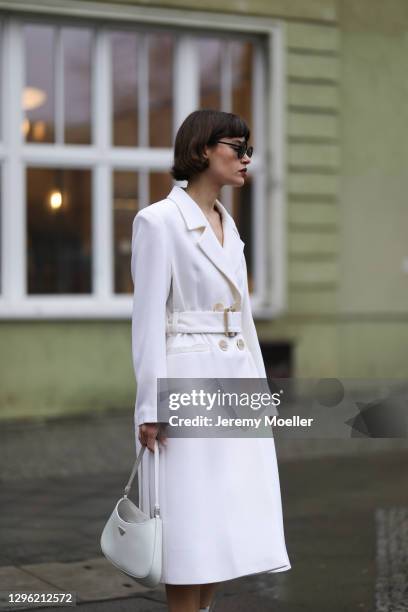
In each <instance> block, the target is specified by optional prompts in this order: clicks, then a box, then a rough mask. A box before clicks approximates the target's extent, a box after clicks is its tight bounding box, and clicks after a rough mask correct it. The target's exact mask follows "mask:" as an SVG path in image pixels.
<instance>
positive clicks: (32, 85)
mask: <svg viewBox="0 0 408 612" xmlns="http://www.w3.org/2000/svg"><path fill="white" fill-rule="evenodd" d="M54 38H55V28H53V27H51V26H42V25H26V26H24V40H25V75H26V80H25V88H24V92H23V102H22V103H23V111H24V123H23V132H24V135H25V138H26V140H27V141H28V142H54Z"/></svg>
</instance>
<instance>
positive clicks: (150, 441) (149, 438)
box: [139, 423, 167, 452]
mask: <svg viewBox="0 0 408 612" xmlns="http://www.w3.org/2000/svg"><path fill="white" fill-rule="evenodd" d="M156 438H157V440H158V442H160V443H161V444H164V445H166V444H167V436H166V435H165V432H164V426H162V424H161V423H142V425H139V441H140V443H141V444H142V445H143V446H147V448H148V449H149V450H151V451H152V452H154V441H155V439H156Z"/></svg>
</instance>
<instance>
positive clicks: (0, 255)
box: [0, 166, 3, 294]
mask: <svg viewBox="0 0 408 612" xmlns="http://www.w3.org/2000/svg"><path fill="white" fill-rule="evenodd" d="M2 194H3V166H0V294H1V293H3V277H2V272H1V270H2V267H3V242H2V236H3V229H2V228H3V202H2V197H1V196H2Z"/></svg>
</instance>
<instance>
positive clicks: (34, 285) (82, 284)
mask: <svg viewBox="0 0 408 612" xmlns="http://www.w3.org/2000/svg"><path fill="white" fill-rule="evenodd" d="M27 248H28V260H27V263H28V270H27V272H28V281H27V285H28V293H29V294H38V293H41V294H44V293H47V294H60V293H74V294H77V293H90V292H91V171H90V170H82V169H81V170H71V169H59V168H58V169H56V168H28V170H27Z"/></svg>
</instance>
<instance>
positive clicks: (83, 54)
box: [62, 28, 92, 144]
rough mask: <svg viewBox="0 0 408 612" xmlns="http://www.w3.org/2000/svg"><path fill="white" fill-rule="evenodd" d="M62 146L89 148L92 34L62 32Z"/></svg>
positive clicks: (66, 29)
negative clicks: (71, 145)
mask: <svg viewBox="0 0 408 612" xmlns="http://www.w3.org/2000/svg"><path fill="white" fill-rule="evenodd" d="M62 42H63V48H64V110H65V142H68V143H70V144H91V120H90V119H91V82H92V75H91V32H90V31H89V30H86V29H85V28H64V29H63V30H62Z"/></svg>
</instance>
